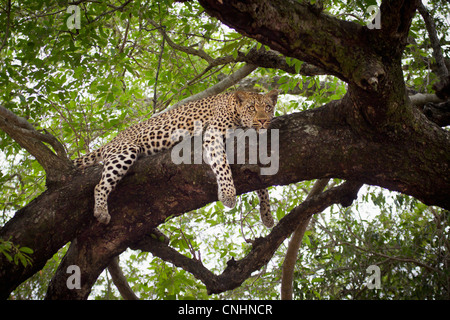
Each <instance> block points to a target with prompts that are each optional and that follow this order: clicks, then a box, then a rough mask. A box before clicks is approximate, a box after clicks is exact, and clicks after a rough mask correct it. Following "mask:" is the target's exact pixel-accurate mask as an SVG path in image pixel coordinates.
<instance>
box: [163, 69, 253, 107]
mask: <svg viewBox="0 0 450 320" xmlns="http://www.w3.org/2000/svg"><path fill="white" fill-rule="evenodd" d="M256 68H257V66H255V65H252V64H246V65H244V66H243V67H242V68H240V69H239V70H237V71H236V72H234V73H232V74H230V75H229V76H228V77H226V78H225V79H223V80H222V81H220V82H218V83H217V84H215V85H213V86H212V87H209V88H208V89H206V90H204V91H202V92H199V93H197V94H194V95H192V96H190V97H187V98H186V99H183V100H181V101H179V102H177V103H175V104H174V105H172V106H171V107H170V108H166V109H165V110H164V111H163V112H166V111H169V110H171V109H175V108H177V107H179V106H181V105H183V104H186V103H188V102H191V101H196V100H200V99H203V98H206V97H209V96H213V95H215V94H219V93H221V92H223V91H225V90H226V89H228V88H229V87H231V86H233V85H235V84H236V83H238V82H239V81H241V80H242V79H243V78H245V77H246V76H248V75H249V74H250V73H252V72H253V71H254V70H256ZM155 115H156V114H155Z"/></svg>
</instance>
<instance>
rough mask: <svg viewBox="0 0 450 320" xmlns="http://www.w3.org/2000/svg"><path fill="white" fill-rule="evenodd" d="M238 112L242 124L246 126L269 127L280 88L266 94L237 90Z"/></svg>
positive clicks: (257, 129) (257, 128)
mask: <svg viewBox="0 0 450 320" xmlns="http://www.w3.org/2000/svg"><path fill="white" fill-rule="evenodd" d="M234 94H235V97H236V100H237V102H238V106H237V113H238V116H239V120H240V125H241V126H243V127H245V128H255V129H256V131H259V129H267V128H268V127H269V126H270V122H271V121H272V118H273V114H274V111H275V105H276V104H277V98H278V90H272V91H270V92H268V93H266V94H259V93H253V92H245V91H236V92H235V93H234Z"/></svg>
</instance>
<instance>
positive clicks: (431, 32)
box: [418, 1, 449, 81]
mask: <svg viewBox="0 0 450 320" xmlns="http://www.w3.org/2000/svg"><path fill="white" fill-rule="evenodd" d="M418 9H419V12H420V15H421V16H422V18H423V20H424V21H425V26H426V28H427V31H428V36H429V38H430V42H431V47H432V48H433V57H434V59H435V60H436V67H437V75H438V77H439V78H440V79H441V81H442V80H445V79H446V78H447V77H448V76H449V73H448V70H447V66H446V65H445V60H444V55H443V54H442V48H441V45H440V43H439V39H438V36H437V32H436V26H435V24H434V20H433V17H432V16H431V15H430V13H429V12H428V10H427V8H426V7H425V6H424V5H423V3H422V2H421V1H419V5H418Z"/></svg>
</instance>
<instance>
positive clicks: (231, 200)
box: [219, 187, 236, 208]
mask: <svg viewBox="0 0 450 320" xmlns="http://www.w3.org/2000/svg"><path fill="white" fill-rule="evenodd" d="M219 200H220V201H221V202H222V203H223V205H224V206H226V207H228V208H234V206H235V205H236V190H235V189H234V188H233V187H231V188H224V189H221V188H219Z"/></svg>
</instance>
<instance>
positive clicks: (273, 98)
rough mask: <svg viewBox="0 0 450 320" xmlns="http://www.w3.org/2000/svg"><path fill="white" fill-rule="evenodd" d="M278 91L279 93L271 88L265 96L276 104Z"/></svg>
mask: <svg viewBox="0 0 450 320" xmlns="http://www.w3.org/2000/svg"><path fill="white" fill-rule="evenodd" d="M279 93H280V91H279V90H277V89H273V90H271V91H269V92H267V93H266V97H267V98H269V99H270V100H271V101H272V103H273V105H276V104H277V100H278V94H279Z"/></svg>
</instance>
